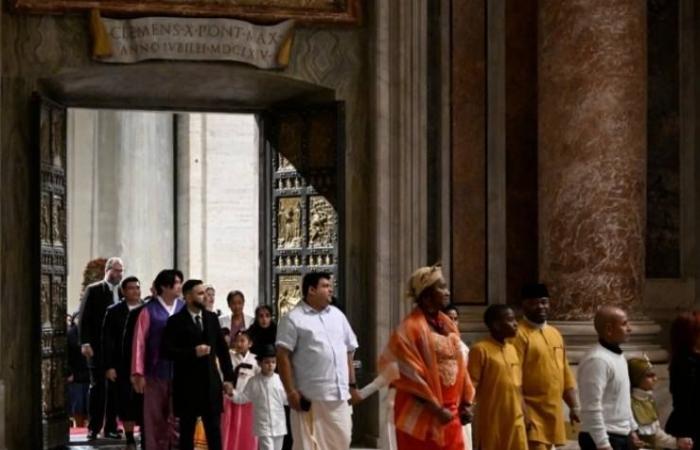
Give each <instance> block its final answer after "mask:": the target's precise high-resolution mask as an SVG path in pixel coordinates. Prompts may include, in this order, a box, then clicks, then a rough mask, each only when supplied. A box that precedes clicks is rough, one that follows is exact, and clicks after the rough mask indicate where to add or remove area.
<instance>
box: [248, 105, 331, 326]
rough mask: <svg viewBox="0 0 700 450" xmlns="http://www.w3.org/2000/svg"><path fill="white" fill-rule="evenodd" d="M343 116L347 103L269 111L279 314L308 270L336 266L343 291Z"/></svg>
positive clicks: (267, 189)
mask: <svg viewBox="0 0 700 450" xmlns="http://www.w3.org/2000/svg"><path fill="white" fill-rule="evenodd" d="M342 117H343V111H342V107H341V105H340V104H332V105H328V106H324V107H314V108H306V109H302V110H282V111H277V112H274V113H268V114H266V115H264V116H263V122H262V134H263V140H262V142H263V144H264V147H265V148H264V155H265V161H264V162H265V166H264V167H265V175H264V180H266V181H265V182H264V183H263V189H264V192H263V195H262V196H261V198H262V199H263V202H264V203H265V204H264V205H263V208H262V210H263V211H265V212H266V220H265V225H266V226H265V229H264V230H263V233H262V236H264V241H265V242H263V244H264V246H263V248H266V253H267V255H266V258H265V263H264V264H263V267H264V268H265V271H266V273H265V279H266V280H267V283H266V284H267V289H266V291H267V292H266V297H267V298H268V299H271V301H268V302H267V303H270V304H272V305H273V310H274V311H275V314H276V316H277V317H281V316H282V315H284V314H285V313H286V312H288V311H289V310H290V309H291V308H292V307H294V306H295V305H296V304H297V303H298V302H299V301H300V300H301V298H302V287H301V280H302V277H303V276H304V274H306V273H308V272H329V273H330V274H332V275H333V280H334V287H335V292H336V294H337V293H338V292H340V290H339V288H340V287H341V286H340V284H342V280H340V279H339V278H338V276H337V275H338V274H339V273H342V272H341V271H340V268H341V267H342V261H341V255H342V252H341V246H340V243H341V242H342V240H341V239H340V236H339V234H340V230H341V227H340V223H341V222H342V221H341V217H342V216H341V213H342V211H341V210H340V208H339V205H340V204H342V202H341V201H339V199H342V185H343V183H342V177H341V173H342V170H341V167H340V166H341V162H342V155H343V152H342V148H343V145H342V144H343V136H344V133H343V130H344V128H343V120H342ZM337 301H338V302H339V303H338V305H339V306H341V307H342V306H344V299H343V298H342V296H340V297H339V298H338V299H337Z"/></svg>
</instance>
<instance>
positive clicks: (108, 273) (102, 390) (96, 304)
mask: <svg viewBox="0 0 700 450" xmlns="http://www.w3.org/2000/svg"><path fill="white" fill-rule="evenodd" d="M123 273H124V262H123V261H122V260H121V259H120V258H117V257H111V258H109V259H108V260H107V264H106V265H105V278H104V280H102V281H99V282H97V283H93V284H91V285H89V286H88V287H87V288H85V292H84V294H83V298H82V300H81V302H80V320H79V322H78V326H79V327H80V344H81V352H82V354H83V356H85V358H87V362H88V367H89V368H90V400H89V405H88V413H89V415H90V423H89V425H88V440H93V439H97V434H98V433H99V432H100V430H102V425H103V424H104V436H105V437H109V438H116V439H118V438H120V437H121V436H120V434H119V432H118V430H117V411H116V408H115V405H114V395H115V393H116V391H115V386H114V383H112V382H110V381H107V380H105V373H104V368H103V362H102V323H103V321H104V317H105V312H106V311H107V308H108V307H109V306H111V305H113V304H115V303H118V302H119V282H120V281H121V279H122V275H123ZM105 416H106V421H105Z"/></svg>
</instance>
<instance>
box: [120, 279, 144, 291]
mask: <svg viewBox="0 0 700 450" xmlns="http://www.w3.org/2000/svg"><path fill="white" fill-rule="evenodd" d="M129 283H138V284H139V286H141V282H140V281H139V279H138V278H136V277H134V276H130V277H126V278H124V279H123V280H122V282H121V284H120V287H121V289H122V291H123V290H124V289H126V285H127V284H129Z"/></svg>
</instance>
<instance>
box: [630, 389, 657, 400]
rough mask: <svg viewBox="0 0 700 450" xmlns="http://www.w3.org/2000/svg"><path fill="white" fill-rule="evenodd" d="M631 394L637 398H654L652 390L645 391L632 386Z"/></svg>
mask: <svg viewBox="0 0 700 450" xmlns="http://www.w3.org/2000/svg"><path fill="white" fill-rule="evenodd" d="M632 396H633V397H635V398H637V399H639V400H651V399H653V398H654V392H653V391H645V390H644V389H639V388H632Z"/></svg>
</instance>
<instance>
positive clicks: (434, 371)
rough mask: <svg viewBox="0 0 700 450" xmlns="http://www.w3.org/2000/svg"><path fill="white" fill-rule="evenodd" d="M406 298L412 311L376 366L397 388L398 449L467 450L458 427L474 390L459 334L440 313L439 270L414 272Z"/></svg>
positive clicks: (443, 298)
mask: <svg viewBox="0 0 700 450" xmlns="http://www.w3.org/2000/svg"><path fill="white" fill-rule="evenodd" d="M408 297H409V298H410V299H411V300H413V301H414V302H415V308H414V309H413V311H411V313H410V314H409V315H408V317H406V318H405V319H404V321H403V322H402V323H401V325H400V326H399V327H398V328H397V330H396V331H395V332H394V333H393V335H392V336H391V338H390V339H389V343H388V344H387V348H386V349H385V350H384V353H383V354H382V357H381V359H380V361H379V364H380V370H381V371H382V374H383V375H384V376H385V377H387V378H388V379H391V380H392V381H391V385H392V386H393V387H394V388H395V389H396V400H395V404H394V422H395V425H396V443H397V446H398V450H465V449H467V448H468V445H467V443H465V442H464V439H463V433H462V422H463V421H468V420H470V418H471V401H472V399H473V397H474V388H473V386H472V383H471V379H470V378H469V373H468V372H467V370H466V367H467V364H466V361H465V360H464V359H465V356H464V353H463V352H462V344H461V339H460V335H459V330H458V329H457V327H456V325H455V324H454V323H453V322H452V321H451V320H450V318H449V317H448V316H447V315H445V314H444V313H443V312H442V310H443V309H444V308H445V306H447V304H448V302H449V298H450V292H449V290H448V289H447V285H446V283H445V280H444V278H443V276H442V270H441V269H440V266H432V267H423V268H420V269H418V270H416V272H414V274H413V275H412V276H411V280H410V281H409V288H408Z"/></svg>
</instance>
